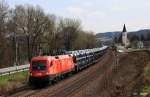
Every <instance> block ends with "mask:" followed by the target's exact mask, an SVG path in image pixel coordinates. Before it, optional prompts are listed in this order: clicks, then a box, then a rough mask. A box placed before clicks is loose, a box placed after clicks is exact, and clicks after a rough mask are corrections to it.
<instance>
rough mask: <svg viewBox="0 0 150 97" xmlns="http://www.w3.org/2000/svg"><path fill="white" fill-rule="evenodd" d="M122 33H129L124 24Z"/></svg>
mask: <svg viewBox="0 0 150 97" xmlns="http://www.w3.org/2000/svg"><path fill="white" fill-rule="evenodd" d="M122 32H127V30H126V25H125V24H124V26H123V31H122Z"/></svg>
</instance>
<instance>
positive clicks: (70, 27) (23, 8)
mask: <svg viewBox="0 0 150 97" xmlns="http://www.w3.org/2000/svg"><path fill="white" fill-rule="evenodd" d="M96 42H97V41H96V37H95V34H94V33H93V32H92V31H84V30H83V28H82V25H81V21H80V20H78V19H74V18H73V19H71V18H63V17H59V16H56V15H53V14H48V13H45V12H44V11H43V9H42V8H41V7H40V6H33V5H28V4H26V5H16V6H15V7H14V8H10V7H9V5H8V4H7V2H6V1H3V0H2V1H0V67H5V66H8V65H13V64H24V63H25V62H28V61H30V59H31V58H32V57H34V56H36V55H41V54H43V55H44V54H49V55H55V54H61V53H63V52H64V51H69V50H78V49H86V48H93V47H96V44H97V43H96Z"/></svg>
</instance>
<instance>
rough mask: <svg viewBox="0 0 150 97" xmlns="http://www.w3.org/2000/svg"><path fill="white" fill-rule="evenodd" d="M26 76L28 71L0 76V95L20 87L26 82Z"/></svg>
mask: <svg viewBox="0 0 150 97" xmlns="http://www.w3.org/2000/svg"><path fill="white" fill-rule="evenodd" d="M28 76H29V72H28V71H23V72H17V73H14V74H10V75H4V76H0V95H3V94H6V93H7V92H9V91H11V90H14V89H16V88H18V87H21V86H22V85H23V84H24V83H26V82H27V80H28Z"/></svg>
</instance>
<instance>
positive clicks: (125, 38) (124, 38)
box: [122, 24, 130, 47]
mask: <svg viewBox="0 0 150 97" xmlns="http://www.w3.org/2000/svg"><path fill="white" fill-rule="evenodd" d="M122 44H123V46H124V47H128V46H129V45H130V42H129V40H128V32H127V30H126V26H125V24H124V26H123V31H122Z"/></svg>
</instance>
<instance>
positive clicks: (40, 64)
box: [32, 60, 46, 70]
mask: <svg viewBox="0 0 150 97" xmlns="http://www.w3.org/2000/svg"><path fill="white" fill-rule="evenodd" d="M45 69H46V60H40V61H39V60H38V61H32V70H45Z"/></svg>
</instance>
